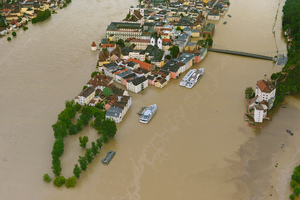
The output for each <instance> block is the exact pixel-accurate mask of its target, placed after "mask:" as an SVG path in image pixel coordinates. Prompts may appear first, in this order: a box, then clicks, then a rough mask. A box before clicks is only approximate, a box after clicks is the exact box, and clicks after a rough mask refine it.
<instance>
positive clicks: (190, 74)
mask: <svg viewBox="0 0 300 200" xmlns="http://www.w3.org/2000/svg"><path fill="white" fill-rule="evenodd" d="M196 71H197V70H196V69H192V70H190V71H189V72H188V73H187V74H186V75H185V76H184V77H183V79H182V81H181V82H180V83H179V85H180V86H185V85H186V83H187V81H188V80H189V78H190V77H191V76H192V75H193V74H194V73H195V72H196Z"/></svg>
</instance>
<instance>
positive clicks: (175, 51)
mask: <svg viewBox="0 0 300 200" xmlns="http://www.w3.org/2000/svg"><path fill="white" fill-rule="evenodd" d="M169 51H170V53H171V56H172V58H177V56H178V54H179V47H178V46H177V45H174V46H172V47H171V48H170V49H169Z"/></svg>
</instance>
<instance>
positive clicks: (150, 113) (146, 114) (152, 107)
mask: <svg viewBox="0 0 300 200" xmlns="http://www.w3.org/2000/svg"><path fill="white" fill-rule="evenodd" d="M156 111H157V105H156V104H153V105H150V106H149V107H148V108H146V110H145V112H144V114H143V115H142V116H141V118H140V122H141V123H144V124H147V123H149V121H150V120H151V118H152V117H153V115H154V114H155V113H156Z"/></svg>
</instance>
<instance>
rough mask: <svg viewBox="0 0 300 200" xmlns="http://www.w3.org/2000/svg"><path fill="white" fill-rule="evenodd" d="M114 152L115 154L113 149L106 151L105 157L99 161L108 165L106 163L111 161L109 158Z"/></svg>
mask: <svg viewBox="0 0 300 200" xmlns="http://www.w3.org/2000/svg"><path fill="white" fill-rule="evenodd" d="M115 154H116V152H115V151H109V152H107V154H106V156H105V158H103V159H102V160H101V162H102V163H103V164H107V165H108V163H109V162H110V161H111V159H112V158H113V157H114V155H115Z"/></svg>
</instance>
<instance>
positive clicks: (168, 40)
mask: <svg viewBox="0 0 300 200" xmlns="http://www.w3.org/2000/svg"><path fill="white" fill-rule="evenodd" d="M162 42H163V43H166V42H172V40H171V39H162Z"/></svg>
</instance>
